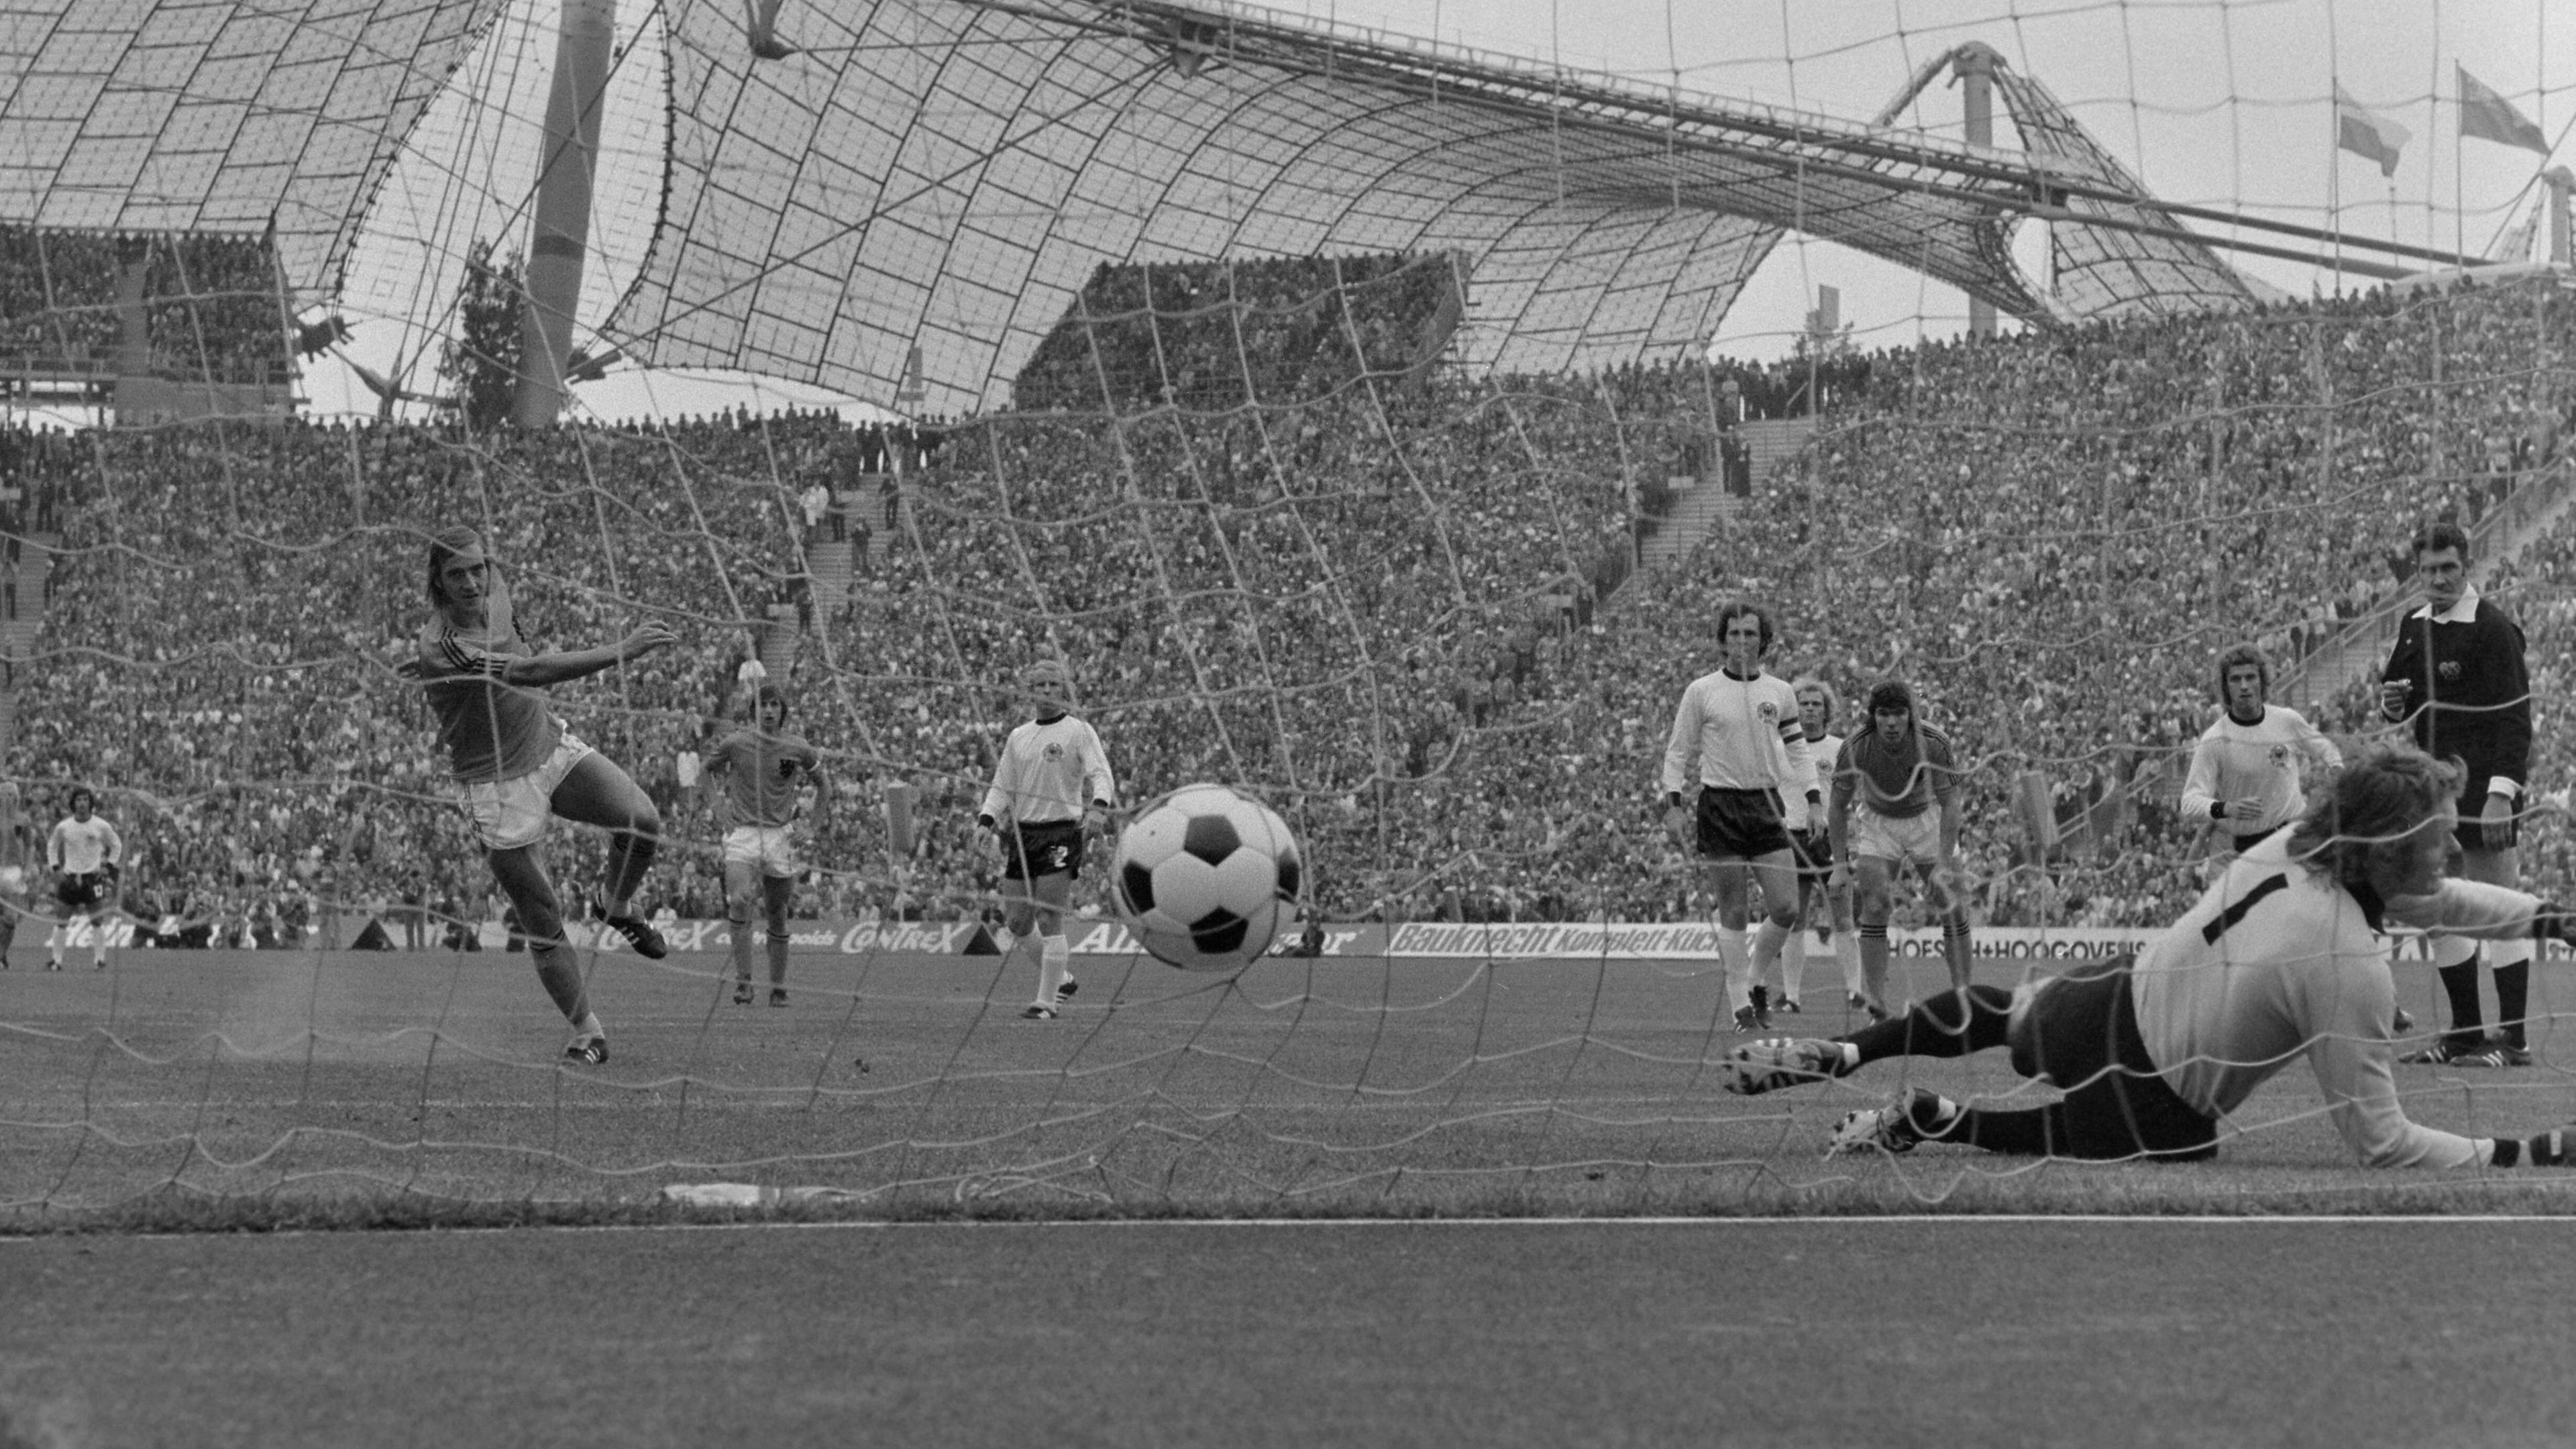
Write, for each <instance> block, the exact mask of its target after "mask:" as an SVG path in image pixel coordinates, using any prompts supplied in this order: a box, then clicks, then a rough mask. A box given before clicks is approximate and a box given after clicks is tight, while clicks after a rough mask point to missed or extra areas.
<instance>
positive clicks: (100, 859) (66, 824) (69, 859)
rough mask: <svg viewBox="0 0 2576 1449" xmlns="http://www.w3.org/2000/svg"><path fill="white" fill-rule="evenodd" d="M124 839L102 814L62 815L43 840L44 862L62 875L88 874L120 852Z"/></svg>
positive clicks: (123, 847)
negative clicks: (121, 838) (74, 816)
mask: <svg viewBox="0 0 2576 1449" xmlns="http://www.w3.org/2000/svg"><path fill="white" fill-rule="evenodd" d="M124 849H125V842H123V841H121V840H119V839H118V838H117V835H116V827H115V826H113V825H110V824H108V823H107V817H106V816H104V815H93V816H91V817H90V818H88V819H87V820H74V819H73V818H71V817H70V816H68V815H66V816H64V817H63V818H62V819H61V820H60V821H59V822H57V823H56V824H55V826H54V833H53V835H52V837H51V838H49V839H48V840H46V842H45V863H46V864H48V865H50V866H52V867H53V868H54V869H56V870H58V871H61V872H62V873H63V874H65V875H88V874H89V873H90V872H92V871H95V870H97V869H98V868H99V867H100V866H102V865H105V864H106V863H108V862H109V861H112V860H114V859H116V858H117V857H118V856H119V855H120V854H122V853H123V852H124Z"/></svg>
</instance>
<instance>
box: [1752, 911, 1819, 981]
mask: <svg viewBox="0 0 2576 1449" xmlns="http://www.w3.org/2000/svg"><path fill="white" fill-rule="evenodd" d="M1794 935H1795V933H1794V932H1792V931H1791V930H1790V929H1789V928H1788V927H1787V926H1784V925H1781V924H1780V923H1779V922H1778V921H1769V920H1766V921H1764V922H1763V923H1762V929H1761V930H1759V931H1756V932H1754V933H1753V975H1754V977H1755V979H1757V980H1764V979H1768V978H1770V977H1771V976H1772V975H1774V974H1775V973H1776V974H1777V975H1778V977H1779V979H1780V989H1779V991H1778V992H1776V993H1774V995H1775V996H1776V997H1777V998H1778V999H1779V1000H1782V1001H1795V1000H1797V999H1798V988H1799V986H1800V985H1802V984H1803V983H1804V982H1805V981H1806V979H1807V951H1806V948H1805V947H1804V946H1801V947H1799V949H1797V950H1795V951H1792V950H1790V949H1789V943H1790V940H1791V939H1792V937H1793V936H1794ZM1766 953H1767V955H1766ZM1766 959H1767V960H1768V961H1769V963H1770V964H1769V966H1767V967H1766V966H1765V965H1764V964H1763V963H1764V962H1765V960H1766Z"/></svg>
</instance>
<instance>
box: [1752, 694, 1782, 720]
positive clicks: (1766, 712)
mask: <svg viewBox="0 0 2576 1449" xmlns="http://www.w3.org/2000/svg"><path fill="white" fill-rule="evenodd" d="M1753 712H1754V713H1755V714H1757V715H1760V716H1761V717H1762V722H1763V723H1764V724H1778V723H1779V722H1780V706H1778V705H1776V704H1773V703H1772V702H1771V701H1769V700H1767V699H1766V700H1764V701H1762V703H1760V704H1758V705H1756V706H1754V709H1753Z"/></svg>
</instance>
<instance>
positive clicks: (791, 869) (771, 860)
mask: <svg viewBox="0 0 2576 1449" xmlns="http://www.w3.org/2000/svg"><path fill="white" fill-rule="evenodd" d="M724 863H725V869H726V870H727V871H728V872H730V871H731V870H732V869H733V868H734V867H735V866H742V867H745V868H750V867H754V866H756V867H758V868H759V870H760V872H761V873H762V874H763V875H774V876H779V877H781V878H792V877H794V876H795V875H796V874H797V873H798V872H800V871H802V870H804V868H805V867H803V866H801V865H799V864H797V863H796V843H795V842H794V841H792V840H790V839H788V837H787V827H786V826H784V825H737V826H735V827H734V828H733V829H731V830H728V831H726V832H725V838H724Z"/></svg>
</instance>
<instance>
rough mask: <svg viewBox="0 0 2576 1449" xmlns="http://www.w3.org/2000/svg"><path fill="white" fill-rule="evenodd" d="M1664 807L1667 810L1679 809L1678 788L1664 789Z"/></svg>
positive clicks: (1680, 793) (1679, 793)
mask: <svg viewBox="0 0 2576 1449" xmlns="http://www.w3.org/2000/svg"><path fill="white" fill-rule="evenodd" d="M1664 808H1665V809H1667V810H1679V809H1680V808H1682V792H1681V791H1679V790H1666V791H1665V792H1664Z"/></svg>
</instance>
